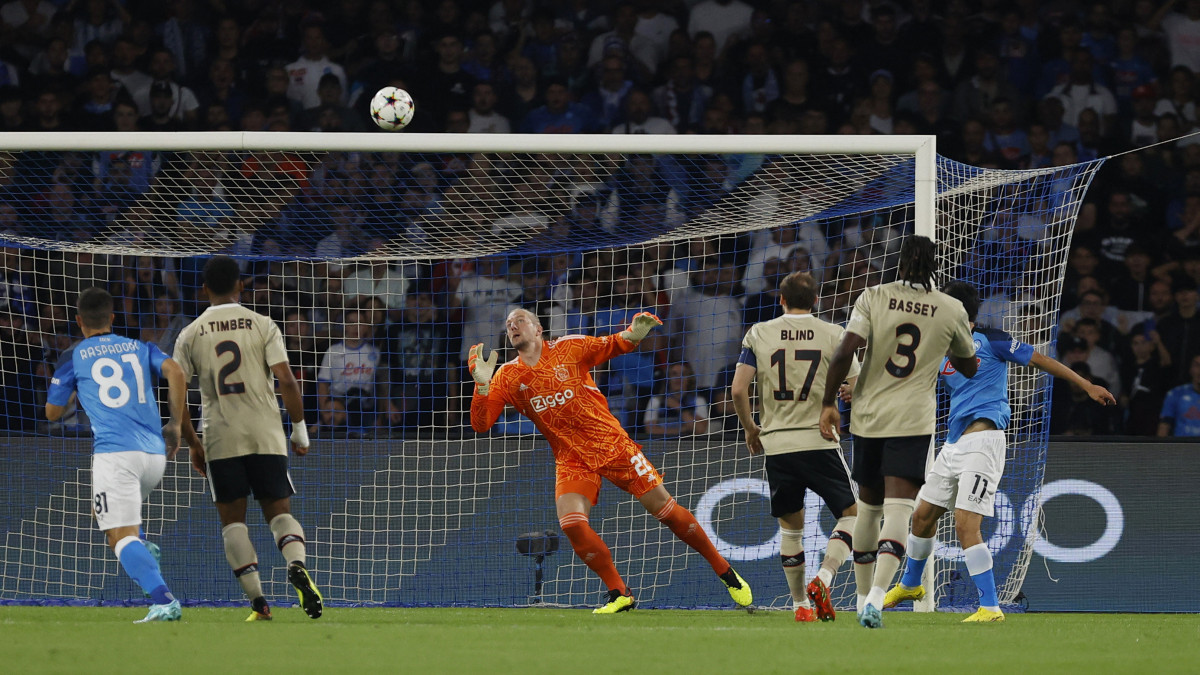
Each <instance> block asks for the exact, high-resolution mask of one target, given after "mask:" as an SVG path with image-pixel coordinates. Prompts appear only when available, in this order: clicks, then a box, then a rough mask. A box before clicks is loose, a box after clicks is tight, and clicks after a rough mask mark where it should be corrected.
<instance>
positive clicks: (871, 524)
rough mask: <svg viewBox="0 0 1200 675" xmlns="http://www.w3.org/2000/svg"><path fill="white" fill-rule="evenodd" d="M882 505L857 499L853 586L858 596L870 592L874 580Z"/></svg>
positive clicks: (865, 595)
mask: <svg viewBox="0 0 1200 675" xmlns="http://www.w3.org/2000/svg"><path fill="white" fill-rule="evenodd" d="M882 515H883V506H882V505H881V506H874V505H872V504H867V503H865V502H863V501H862V500H861V499H860V500H859V501H858V519H857V520H855V522H854V533H853V534H854V542H853V545H854V586H855V589H856V591H857V593H858V596H859V597H860V598H865V597H867V594H868V593H870V592H871V584H872V582H873V581H874V580H875V557H876V555H877V554H878V553H877V551H878V549H879V519H880V517H881V516H882Z"/></svg>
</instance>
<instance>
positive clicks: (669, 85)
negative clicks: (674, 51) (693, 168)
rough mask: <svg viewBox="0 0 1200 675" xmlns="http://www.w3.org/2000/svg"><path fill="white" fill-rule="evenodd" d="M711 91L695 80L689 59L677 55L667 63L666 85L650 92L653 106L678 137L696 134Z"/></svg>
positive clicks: (700, 125)
mask: <svg viewBox="0 0 1200 675" xmlns="http://www.w3.org/2000/svg"><path fill="white" fill-rule="evenodd" d="M712 96H713V89H712V88H711V87H709V86H708V85H702V84H700V83H699V82H698V81H697V79H696V74H695V71H694V70H693V63H692V59H691V57H688V56H677V57H675V59H674V60H673V61H672V62H671V73H670V77H669V78H668V79H667V82H666V84H663V85H661V86H659V87H658V88H657V89H655V90H654V94H653V98H654V107H655V109H657V110H658V112H659V114H660V115H662V116H663V117H664V118H666V120H667V121H668V122H670V123H671V126H673V127H675V130H676V131H677V132H679V133H681V134H685V133H690V132H695V131H698V130H699V129H700V128H701V127H702V125H703V123H704V112H705V110H706V109H707V108H708V103H709V100H710V99H711V98H712Z"/></svg>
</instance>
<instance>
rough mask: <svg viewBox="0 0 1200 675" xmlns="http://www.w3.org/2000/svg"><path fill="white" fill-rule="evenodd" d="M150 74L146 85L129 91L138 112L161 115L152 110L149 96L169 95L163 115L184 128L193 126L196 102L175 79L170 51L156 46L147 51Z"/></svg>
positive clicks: (192, 94)
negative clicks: (149, 52) (168, 104)
mask: <svg viewBox="0 0 1200 675" xmlns="http://www.w3.org/2000/svg"><path fill="white" fill-rule="evenodd" d="M150 77H151V82H150V84H147V85H144V86H143V87H142V88H141V89H138V90H137V91H133V92H130V93H131V94H133V101H134V103H137V106H138V112H139V113H141V115H142V116H143V117H146V116H149V115H152V114H153V115H161V114H164V113H163V111H161V110H156V109H155V107H154V105H153V100H152V99H153V98H154V96H155V95H156V94H158V95H160V96H161V95H169V98H170V101H171V105H170V107H169V108H167V109H166V111H165V114H167V115H169V116H170V117H171V118H173V119H176V120H179V121H180V122H182V123H183V126H184V127H186V128H191V127H193V126H194V125H195V124H196V122H197V119H198V118H199V112H198V111H199V109H200V102H199V101H198V100H197V99H196V94H195V93H194V92H193V91H192V90H191V88H189V87H185V86H183V85H181V84H179V83H178V82H176V81H175V57H174V56H173V55H172V53H171V50H169V49H165V48H164V49H156V50H154V51H153V52H152V53H151V56H150Z"/></svg>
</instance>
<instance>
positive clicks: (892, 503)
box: [871, 497, 916, 593]
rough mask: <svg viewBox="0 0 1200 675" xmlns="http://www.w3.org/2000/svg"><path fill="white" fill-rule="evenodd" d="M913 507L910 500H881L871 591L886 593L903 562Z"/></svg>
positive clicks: (890, 498) (893, 498)
mask: <svg viewBox="0 0 1200 675" xmlns="http://www.w3.org/2000/svg"><path fill="white" fill-rule="evenodd" d="M915 505H916V504H915V502H914V501H913V500H911V499H899V498H897V497H888V498H887V499H884V500H883V527H882V528H880V530H879V556H878V558H877V559H876V561H875V579H874V583H873V584H872V586H871V589H872V590H875V589H883V591H882V592H885V593H886V592H887V589H888V588H889V587H891V585H892V579H894V578H895V577H896V570H898V569H900V563H901V562H904V544H905V542H907V541H908V534H909V524H910V523H911V522H912V513H913V506H915Z"/></svg>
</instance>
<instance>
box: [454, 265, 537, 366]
mask: <svg viewBox="0 0 1200 675" xmlns="http://www.w3.org/2000/svg"><path fill="white" fill-rule="evenodd" d="M507 267H508V266H507V261H506V260H505V259H504V258H503V257H501V256H488V257H484V258H477V259H475V261H474V265H473V269H471V270H469V271H468V272H466V273H464V274H463V276H462V278H461V279H454V280H452V284H457V286H454V287H453V288H452V289H451V290H452V292H453V293H454V294H455V298H456V302H457V305H458V306H460V307H462V310H463V326H462V344H461V345H459V352H460V353H459V360H460V361H466V359H467V351H468V350H469V349H470V348H471V346H472V345H475V344H479V343H480V342H482V343H483V345H484V346H485V347H487V348H489V349H500V348H502V346H503V345H504V338H503V336H502V335H500V334H499V332H498V330H497V327H498V326H503V325H504V317H506V316H508V313H509V312H510V311H512V310H513V309H516V308H517V307H518V305H516V301H517V298H519V297H521V286H520V284H518V283H516V282H515V281H511V280H510V279H509V278H508V269H507ZM497 317H499V320H498V321H497V320H496V319H497Z"/></svg>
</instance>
